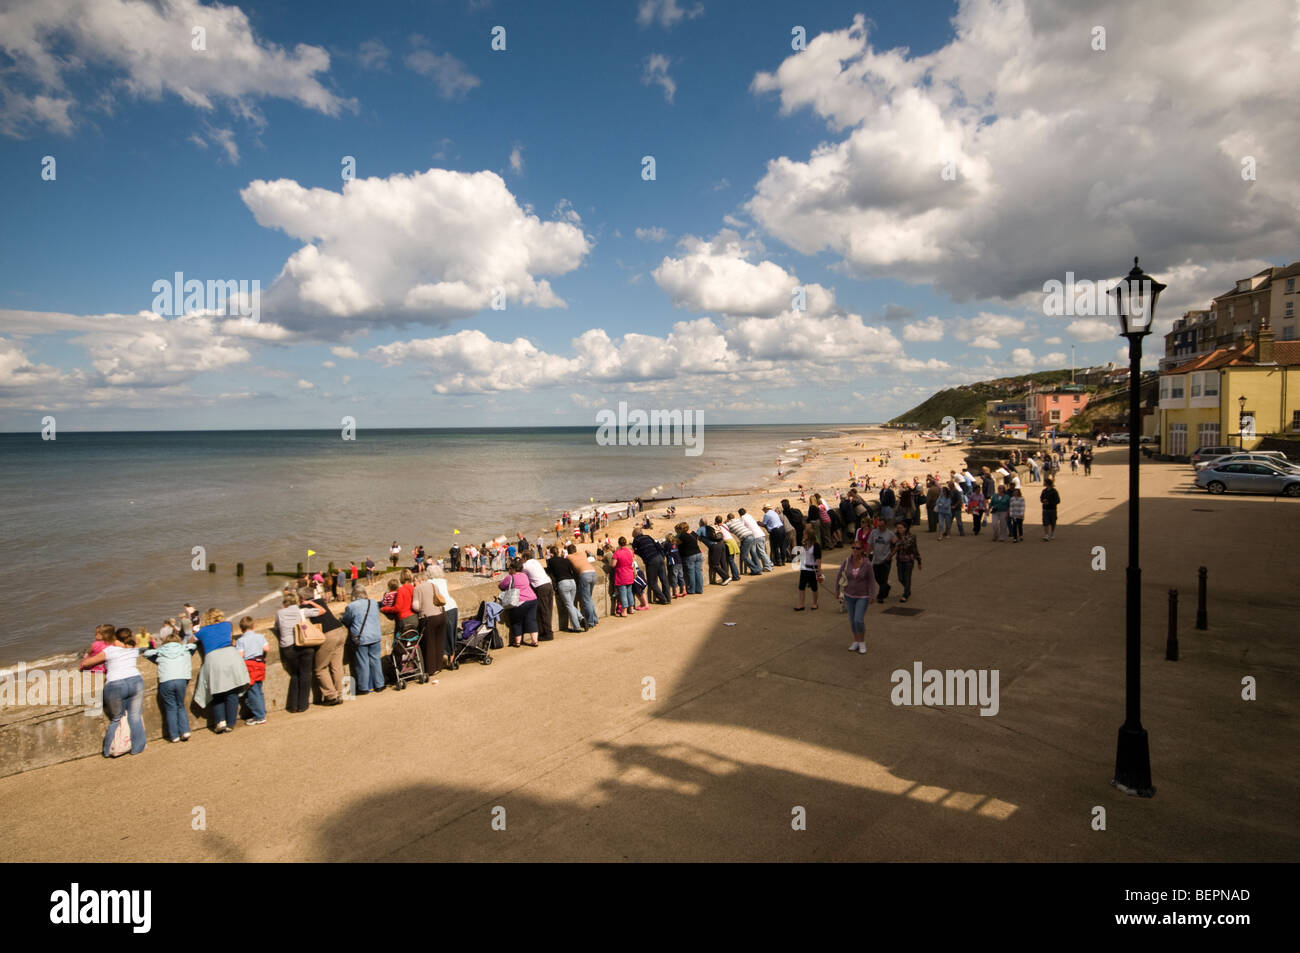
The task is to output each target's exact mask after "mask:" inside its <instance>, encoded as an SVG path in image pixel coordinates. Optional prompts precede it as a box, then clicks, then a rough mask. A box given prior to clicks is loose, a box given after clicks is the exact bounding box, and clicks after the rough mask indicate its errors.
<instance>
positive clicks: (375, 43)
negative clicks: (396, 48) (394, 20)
mask: <svg viewBox="0 0 1300 953" xmlns="http://www.w3.org/2000/svg"><path fill="white" fill-rule="evenodd" d="M388 56H389V52H388V47H387V46H385V45H384V44H383V42H381V41H380V40H366V41H365V42H363V43H362V44H361V46H360V47H358V48H357V62H358V63H360V64H361V68H362V69H375V70H386V69H388Z"/></svg>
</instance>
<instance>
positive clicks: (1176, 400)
mask: <svg viewBox="0 0 1300 953" xmlns="http://www.w3.org/2000/svg"><path fill="white" fill-rule="evenodd" d="M1243 398H1244V400H1243ZM1282 435H1300V341H1278V342H1275V341H1274V340H1273V329H1272V328H1271V327H1270V326H1269V324H1268V322H1267V321H1265V323H1264V324H1263V325H1262V326H1261V327H1260V329H1259V331H1258V333H1257V334H1256V335H1255V338H1254V340H1246V339H1244V338H1243V339H1241V340H1239V341H1238V343H1237V345H1236V346H1234V347H1220V348H1216V349H1215V350H1213V351H1211V352H1210V353H1209V354H1204V355H1202V356H1200V357H1198V358H1194V359H1193V360H1190V361H1187V362H1186V363H1183V364H1180V365H1178V366H1176V367H1172V368H1170V369H1169V370H1167V371H1163V372H1162V373H1161V374H1160V450H1161V452H1162V453H1165V454H1169V455H1170V456H1177V457H1184V456H1189V455H1190V454H1192V453H1193V452H1194V451H1195V450H1196V449H1197V448H1198V447H1212V446H1230V447H1236V446H1241V447H1242V448H1244V449H1246V450H1251V449H1254V448H1255V447H1257V446H1259V444H1260V442H1261V440H1262V439H1263V438H1264V437H1267V436H1282Z"/></svg>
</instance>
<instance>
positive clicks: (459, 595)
mask: <svg viewBox="0 0 1300 953" xmlns="http://www.w3.org/2000/svg"><path fill="white" fill-rule="evenodd" d="M467 575H468V574H463V573H458V574H456V575H455V577H453V578H454V579H455V580H456V581H457V582H459V581H460V580H461V579H464V578H467ZM471 578H472V577H471ZM499 592H500V590H499V589H498V588H497V585H496V583H495V582H493V581H491V580H489V579H482V580H478V581H475V582H473V583H471V584H469V585H460V586H457V587H455V588H453V589H452V595H453V596H454V597H455V599H456V602H457V604H458V605H459V607H460V618H461V619H462V620H464V619H467V618H473V616H474V613H476V612H477V611H478V607H479V603H480V602H483V601H485V600H491V599H493V598H495V597H496V596H497V595H498V594H499ZM592 597H593V598H594V599H595V600H596V605H597V607H599V608H600V610H601V612H602V613H603V614H608V612H609V609H610V594H609V590H608V586H607V585H606V581H605V575H604V573H601V572H598V573H597V578H596V586H595V590H594V592H593V594H592ZM556 608H557V611H558V608H559V605H558V602H557V604H556ZM336 614H337V613H336ZM556 621H557V628H556V631H557V633H558V632H559V629H558V616H557V620H556ZM258 631H260V632H262V633H263V634H264V635H266V636H267V639H268V641H270V642H272V643H273V644H272V645H271V646H270V648H269V649H268V651H267V666H266V683H265V694H266V707H267V714H268V716H269V721H268V724H267V725H266V726H265V727H263V728H259V729H258V730H260V731H274V730H275V722H276V718H275V716H276V714H277V713H279V714H280V715H281V716H283V714H284V704H285V699H286V698H287V696H288V692H289V673H288V672H287V671H285V668H284V666H283V665H281V664H280V651H279V646H278V645H277V644H274V638H273V637H272V635H271V633H270V632H269V629H268V626H266V625H259V626H258ZM499 631H500V632H501V637H502V638H503V639H506V640H507V641H508V636H509V630H508V628H507V627H506V626H505V625H504V623H503V624H502V625H501V626H500V627H499ZM383 635H384V654H385V655H388V654H389V653H390V652H391V651H392V638H393V624H392V623H391V622H389V621H388V620H386V619H385V620H384V622H383ZM350 663H351V652H348V653H347V654H346V656H345V659H344V668H345V669H346V670H347V674H348V675H349V676H350V675H351V664H350ZM191 664H192V666H193V670H192V675H191V678H190V682H189V685H188V687H187V689H186V695H185V702H186V709H187V711H188V712H189V716H190V726H191V731H199V730H203V729H204V728H206V727H207V725H208V719H207V714H206V712H205V711H203V710H201V709H199V708H196V707H195V706H194V701H193V699H194V687H195V685H196V684H197V683H198V674H199V659H198V658H197V656H196V657H195V658H194V659H193V660H192V662H191ZM32 671H37V670H35V669H33V670H32ZM47 671H48V672H49V673H50V675H51V677H52V676H53V674H54V673H55V672H56V671H57V670H53V669H51V670H47ZM29 674H30V673H29ZM140 674H141V676H142V677H143V678H144V686H145V698H144V711H143V715H144V727H145V735H146V738H147V740H148V741H149V742H150V743H157V742H162V743H166V742H165V739H164V737H163V710H162V704H161V701H160V699H159V698H158V675H157V669H156V668H155V667H154V665H153V664H152V663H150V662H148V661H146V660H145V659H143V658H141V660H140ZM43 677H44V676H43ZM439 677H447V674H446V673H444V674H443V675H441V676H439ZM450 677H452V678H454V677H455V675H454V674H451V676H450ZM503 677H504V676H503ZM344 710H346V706H344ZM344 717H346V716H344ZM106 727H107V718H106V716H105V715H103V714H102V713H101V712H100V711H99V710H98V707H97V705H96V706H95V707H94V708H92V709H89V710H88V708H87V706H86V705H75V706H69V705H62V706H57V705H24V704H16V705H15V704H3V705H2V706H0V777H6V776H8V775H11V774H19V773H21V772H23V771H31V770H33V769H35V768H43V767H47V766H49V765H53V764H59V763H61V762H64V761H75V760H77V759H79V758H91V757H96V758H98V757H102V756H103V755H102V750H103V742H104V730H105V728H106ZM243 729H244V726H240V730H241V731H242V730H243Z"/></svg>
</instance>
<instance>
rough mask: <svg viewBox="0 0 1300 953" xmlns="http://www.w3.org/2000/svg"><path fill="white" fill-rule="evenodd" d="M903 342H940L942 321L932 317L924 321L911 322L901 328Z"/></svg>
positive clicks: (941, 338)
mask: <svg viewBox="0 0 1300 953" xmlns="http://www.w3.org/2000/svg"><path fill="white" fill-rule="evenodd" d="M903 340H904V341H942V340H943V321H942V319H940V318H936V317H935V316H934V315H931V316H930V317H928V318H926V319H925V320H924V321H913V322H912V323H911V324H909V325H907V326H906V327H904V328H903Z"/></svg>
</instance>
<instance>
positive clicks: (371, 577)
mask: <svg viewBox="0 0 1300 953" xmlns="http://www.w3.org/2000/svg"><path fill="white" fill-rule="evenodd" d="M374 581H375V561H374V560H373V559H371V558H370V557H369V556H367V557H366V582H374Z"/></svg>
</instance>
